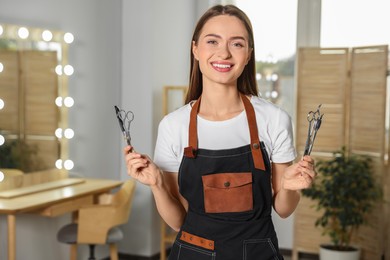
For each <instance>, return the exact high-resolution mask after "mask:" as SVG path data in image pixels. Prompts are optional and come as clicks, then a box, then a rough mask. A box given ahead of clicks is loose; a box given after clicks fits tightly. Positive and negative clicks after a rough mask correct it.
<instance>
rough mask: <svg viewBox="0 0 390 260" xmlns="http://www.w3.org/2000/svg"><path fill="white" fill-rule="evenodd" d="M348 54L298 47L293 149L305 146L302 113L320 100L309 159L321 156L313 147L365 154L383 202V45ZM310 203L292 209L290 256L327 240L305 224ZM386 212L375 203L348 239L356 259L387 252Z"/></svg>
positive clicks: (312, 214) (311, 215) (311, 213)
mask: <svg viewBox="0 0 390 260" xmlns="http://www.w3.org/2000/svg"><path fill="white" fill-rule="evenodd" d="M343 52H344V53H343ZM348 52H349V50H348V49H319V48H305V49H301V50H300V51H299V54H298V68H297V69H298V70H297V75H298V87H297V91H298V93H297V98H298V100H297V103H298V104H297V125H296V128H297V130H296V132H297V133H296V143H297V149H299V150H298V151H299V152H302V151H303V146H304V144H305V138H306V135H307V122H305V120H306V114H307V112H306V111H309V110H314V109H316V106H317V105H318V104H320V103H322V104H323V107H322V109H321V110H322V112H323V113H324V114H325V116H324V119H323V124H322V126H321V129H320V131H319V134H318V137H317V139H316V143H315V146H314V150H313V155H314V157H315V159H316V160H318V159H324V157H322V158H319V156H316V153H315V152H316V151H318V154H317V155H320V154H321V155H324V154H326V152H331V151H335V150H338V149H339V148H340V147H341V146H342V145H347V146H348V147H349V148H350V149H351V151H352V152H353V153H358V154H365V155H369V156H370V157H372V158H373V161H374V172H375V174H376V176H377V178H378V182H380V183H383V184H384V186H383V187H384V191H385V200H386V199H387V200H390V192H389V182H390V177H389V176H388V174H386V173H387V172H388V171H389V169H388V167H387V166H386V165H385V161H384V160H385V155H386V152H387V151H386V128H385V119H386V107H387V104H386V96H387V93H386V92H387V91H386V78H387V77H386V72H387V62H388V46H369V47H360V48H354V49H352V52H351V53H352V54H351V57H350V58H349V57H348ZM349 59H350V61H349ZM349 63H351V65H350V68H349V67H348V66H349V65H348V64H349ZM341 65H343V66H341ZM330 73H331V74H332V75H328V74H330ZM343 76H344V79H343V78H342V77H343ZM309 106H311V107H309ZM324 152H325V153H324ZM312 205H313V202H312V201H310V200H308V199H306V198H302V200H301V202H300V205H299V206H298V208H297V210H296V212H295V223H294V246H293V259H297V255H298V252H309V253H315V252H316V251H318V245H319V244H321V243H323V242H325V241H324V239H325V240H326V239H327V238H324V237H322V236H321V234H320V233H321V231H320V230H319V229H317V228H315V227H314V224H313V225H309V223H314V221H315V219H316V218H317V216H318V214H319V213H318V212H316V211H315V210H314V209H313V208H312V207H311V206H312ZM386 212H387V214H385V216H388V213H389V212H390V209H389V204H388V203H385V205H384V206H381V204H379V203H378V206H377V207H376V209H375V210H374V212H373V213H372V214H371V215H370V216H369V223H368V225H367V226H366V225H364V226H362V227H361V229H360V230H359V232H358V234H357V235H356V236H355V237H354V238H353V243H356V244H358V245H359V246H360V247H361V249H362V260H369V259H381V257H382V254H383V253H384V252H385V251H386V253H387V255H389V252H388V251H389V248H390V235H388V234H389V233H390V223H389V220H388V219H387V218H383V217H382V216H383V214H384V213H386ZM305 225H306V226H305Z"/></svg>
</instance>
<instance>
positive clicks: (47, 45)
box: [0, 24, 73, 172]
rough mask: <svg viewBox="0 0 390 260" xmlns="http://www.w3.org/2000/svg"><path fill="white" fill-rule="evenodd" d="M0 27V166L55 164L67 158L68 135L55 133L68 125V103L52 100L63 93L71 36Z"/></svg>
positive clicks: (39, 167) (30, 168)
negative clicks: (1, 139)
mask: <svg viewBox="0 0 390 260" xmlns="http://www.w3.org/2000/svg"><path fill="white" fill-rule="evenodd" d="M0 27H1V30H0V63H1V65H2V66H1V68H2V70H0V99H1V101H2V102H1V103H2V104H3V106H2V109H1V110H0V135H1V136H2V137H3V138H4V139H5V141H4V144H3V145H1V146H0V153H2V156H1V159H0V168H19V169H20V170H22V171H23V172H32V171H36V170H44V169H50V168H54V167H55V163H56V161H57V160H58V159H68V158H67V157H68V152H67V146H68V144H67V142H68V141H67V139H66V138H62V136H56V135H55V132H56V130H57V132H58V129H62V128H66V127H67V109H66V107H65V108H63V107H60V106H62V102H61V104H59V102H57V104H56V102H55V100H56V98H57V99H58V97H59V98H61V99H62V98H66V96H67V93H68V89H67V76H69V75H67V74H65V73H62V71H63V70H62V68H65V66H69V65H68V64H67V47H68V46H67V44H68V43H67V42H69V43H70V42H72V41H73V39H72V38H73V37H70V39H69V38H64V36H65V35H67V37H69V34H64V33H63V32H60V31H49V30H45V29H41V28H31V27H30V28H27V27H23V26H16V25H10V24H0ZM72 69H73V68H72ZM64 72H66V71H65V70H64ZM68 74H69V73H68ZM68 98H69V97H68ZM59 166H61V167H62V164H61V165H59Z"/></svg>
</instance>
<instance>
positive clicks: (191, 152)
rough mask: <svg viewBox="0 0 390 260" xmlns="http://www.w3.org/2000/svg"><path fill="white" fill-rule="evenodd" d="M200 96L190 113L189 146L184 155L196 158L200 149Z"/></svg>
mask: <svg viewBox="0 0 390 260" xmlns="http://www.w3.org/2000/svg"><path fill="white" fill-rule="evenodd" d="M200 98H201V97H199V99H198V100H197V101H196V102H195V103H194V105H193V106H192V109H191V114H190V126H189V127H190V128H189V131H188V147H186V148H184V155H185V156H186V157H188V158H195V156H196V151H197V150H198V123H197V121H198V120H197V116H198V111H199V106H200Z"/></svg>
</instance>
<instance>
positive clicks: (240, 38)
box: [204, 33, 247, 41]
mask: <svg viewBox="0 0 390 260" xmlns="http://www.w3.org/2000/svg"><path fill="white" fill-rule="evenodd" d="M206 37H216V38H219V39H222V37H221V36H220V35H218V34H215V33H209V34H206V35H205V36H204V38H206ZM230 40H243V41H247V39H246V38H245V37H243V36H233V37H231V38H230Z"/></svg>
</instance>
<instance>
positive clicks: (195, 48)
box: [192, 41, 199, 60]
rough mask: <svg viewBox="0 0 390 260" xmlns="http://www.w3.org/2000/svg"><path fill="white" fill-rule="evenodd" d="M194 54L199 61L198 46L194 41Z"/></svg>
mask: <svg viewBox="0 0 390 260" xmlns="http://www.w3.org/2000/svg"><path fill="white" fill-rule="evenodd" d="M192 54H193V55H194V58H195V59H196V60H199V58H198V46H197V45H196V42H195V41H192Z"/></svg>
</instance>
